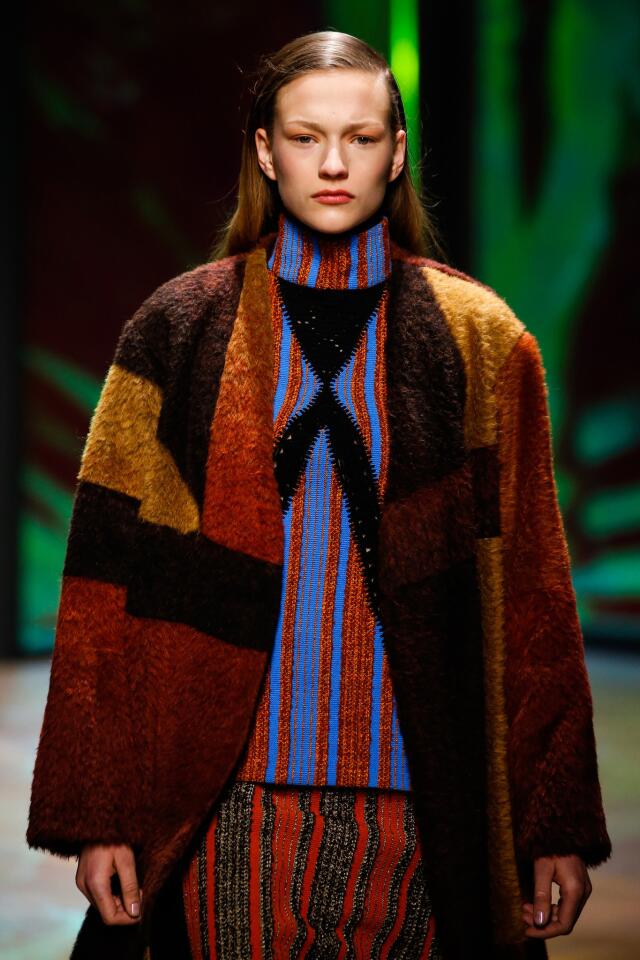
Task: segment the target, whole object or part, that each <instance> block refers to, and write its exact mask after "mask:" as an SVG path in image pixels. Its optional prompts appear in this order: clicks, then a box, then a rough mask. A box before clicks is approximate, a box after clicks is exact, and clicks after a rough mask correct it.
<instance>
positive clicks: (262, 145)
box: [255, 127, 277, 180]
mask: <svg viewBox="0 0 640 960" xmlns="http://www.w3.org/2000/svg"><path fill="white" fill-rule="evenodd" d="M255 140H256V153H257V155H258V163H259V164H260V169H261V170H262V171H263V173H265V174H266V175H267V176H268V177H269V179H270V180H276V179H277V177H276V173H275V170H274V168H273V156H272V153H271V145H270V143H269V136H268V134H267V131H266V130H265V129H264V127H258V129H257V130H256V135H255Z"/></svg>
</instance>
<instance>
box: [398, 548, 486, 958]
mask: <svg viewBox="0 0 640 960" xmlns="http://www.w3.org/2000/svg"><path fill="white" fill-rule="evenodd" d="M381 602H382V606H383V622H384V623H385V625H386V633H385V640H386V650H387V653H388V660H389V666H390V671H391V677H392V682H393V685H394V691H395V694H396V702H397V707H398V718H399V722H400V727H401V729H402V730H403V731H404V740H405V749H406V754H407V762H408V764H409V771H410V776H411V784H412V791H413V795H414V798H415V803H416V813H417V818H418V822H419V824H420V829H421V830H422V832H423V835H422V838H421V839H422V846H423V850H424V868H425V873H426V877H427V886H428V888H429V890H430V893H431V896H432V901H433V904H434V910H435V914H436V916H438V917H439V916H442V921H441V922H440V933H441V938H442V943H443V952H444V953H445V955H446V954H447V950H448V949H449V951H450V952H451V955H452V956H454V957H466V956H474V955H476V952H478V953H479V952H481V950H482V949H484V947H485V946H486V948H487V950H488V949H489V945H490V943H491V929H490V921H489V895H488V888H487V882H486V878H487V875H488V873H487V871H488V856H487V836H486V832H487V823H486V816H487V814H486V789H485V778H486V768H485V741H484V681H483V637H482V629H481V610H480V591H479V583H478V574H477V569H476V559H475V557H471V558H469V559H467V560H464V561H461V562H460V563H458V564H455V565H453V566H452V567H451V568H450V569H448V570H444V571H442V572H441V573H439V574H436V575H434V576H431V577H426V578H425V579H423V580H420V581H417V582H416V583H410V584H406V585H405V586H404V587H395V588H394V589H393V590H392V591H390V593H389V594H386V593H384V592H381ZM471 915H474V916H475V917H476V922H475V923H474V924H473V925H468V924H459V923H457V922H453V919H452V918H454V917H456V916H471ZM447 945H448V947H447ZM480 945H481V946H480Z"/></svg>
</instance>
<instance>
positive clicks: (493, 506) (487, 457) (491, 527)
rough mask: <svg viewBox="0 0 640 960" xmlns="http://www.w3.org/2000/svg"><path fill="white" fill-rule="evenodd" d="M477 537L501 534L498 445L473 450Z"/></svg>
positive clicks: (472, 462)
mask: <svg viewBox="0 0 640 960" xmlns="http://www.w3.org/2000/svg"><path fill="white" fill-rule="evenodd" d="M470 456H471V464H472V469H473V494H474V503H475V515H476V525H475V531H474V532H475V535H476V537H499V536H500V491H499V486H500V463H499V460H498V445H497V444H492V446H490V447H476V448H475V450H471V453H470Z"/></svg>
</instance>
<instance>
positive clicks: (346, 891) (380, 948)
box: [182, 780, 441, 960]
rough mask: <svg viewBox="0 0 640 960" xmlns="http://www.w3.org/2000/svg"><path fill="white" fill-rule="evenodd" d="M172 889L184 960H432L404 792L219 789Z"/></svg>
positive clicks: (245, 784) (265, 786)
mask: <svg viewBox="0 0 640 960" xmlns="http://www.w3.org/2000/svg"><path fill="white" fill-rule="evenodd" d="M182 892H183V899H184V909H185V917H186V921H187V930H188V935H189V942H190V949H191V953H192V957H193V960H213V958H216V960H249V958H260V960H262V958H273V960H293V958H299V957H305V958H309V960H318V958H321V960H324V958H326V960H329V958H332V960H333V958H336V960H342V958H361V960H371V958H385V960H386V958H390V960H391V958H393V960H400V958H405V960H414V958H429V960H436V958H437V960H440V956H441V955H440V951H439V949H438V945H437V938H436V936H435V920H434V915H433V913H432V909H431V902H430V900H429V896H428V892H427V889H426V886H425V880H424V872H423V866H422V860H421V851H420V844H419V840H418V835H417V832H416V823H415V818H414V808H413V803H412V797H411V793H410V792H409V791H396V790H379V789H366V788H345V787H306V786H293V785H286V784H285V785H281V784H278V785H275V784H270V783H256V782H252V781H242V780H235V781H231V784H230V785H229V786H227V788H226V789H225V791H224V793H223V795H222V796H221V798H220V799H219V802H218V803H216V805H215V806H214V813H213V814H212V816H211V818H210V820H209V822H208V824H205V826H204V828H203V829H202V831H201V833H200V835H199V838H198V839H197V840H196V844H195V846H194V851H193V854H192V855H189V856H188V857H187V860H186V868H185V870H184V873H183V875H182Z"/></svg>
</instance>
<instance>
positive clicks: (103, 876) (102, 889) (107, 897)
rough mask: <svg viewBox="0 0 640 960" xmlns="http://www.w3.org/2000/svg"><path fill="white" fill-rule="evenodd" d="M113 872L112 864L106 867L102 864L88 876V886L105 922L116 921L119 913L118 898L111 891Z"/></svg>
mask: <svg viewBox="0 0 640 960" xmlns="http://www.w3.org/2000/svg"><path fill="white" fill-rule="evenodd" d="M107 864H108V861H107ZM112 873H113V870H112V869H111V867H110V866H108V865H107V866H106V868H105V866H103V865H101V866H100V867H99V868H98V870H97V871H96V872H95V873H93V874H92V875H90V876H88V877H87V888H88V889H89V890H90V891H91V894H92V897H93V902H94V903H95V905H96V907H97V909H98V910H99V912H100V916H101V917H102V920H103V922H104V923H114V922H115V920H116V915H117V904H116V898H115V896H114V895H113V893H112V892H111V875H112Z"/></svg>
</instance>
